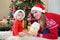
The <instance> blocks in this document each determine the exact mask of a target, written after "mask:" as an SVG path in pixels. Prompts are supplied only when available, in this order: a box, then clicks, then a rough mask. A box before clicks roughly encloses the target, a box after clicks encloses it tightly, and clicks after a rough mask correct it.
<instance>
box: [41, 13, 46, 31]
mask: <svg viewBox="0 0 60 40" xmlns="http://www.w3.org/2000/svg"><path fill="white" fill-rule="evenodd" d="M40 24H41V27H42V30H44V29H46V18H45V15H44V13H42V14H41V17H40Z"/></svg>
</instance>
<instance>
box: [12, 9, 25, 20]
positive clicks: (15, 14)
mask: <svg viewBox="0 0 60 40" xmlns="http://www.w3.org/2000/svg"><path fill="white" fill-rule="evenodd" d="M20 11H21V12H22V13H23V18H24V17H25V12H24V11H23V10H17V11H16V12H15V13H14V15H13V16H14V18H15V19H16V16H17V14H18V13H19V12H20Z"/></svg>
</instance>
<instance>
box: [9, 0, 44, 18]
mask: <svg viewBox="0 0 60 40" xmlns="http://www.w3.org/2000/svg"><path fill="white" fill-rule="evenodd" d="M11 1H13V0H11ZM36 3H40V4H43V2H42V1H41V0H15V1H13V2H12V3H11V4H10V6H11V7H13V8H11V10H12V11H13V13H14V12H15V11H16V10H19V9H23V10H25V13H26V16H25V19H26V18H27V15H28V13H29V12H30V9H31V8H32V7H33V5H34V4H36Z"/></svg>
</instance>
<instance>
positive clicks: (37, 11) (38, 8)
mask: <svg viewBox="0 0 60 40" xmlns="http://www.w3.org/2000/svg"><path fill="white" fill-rule="evenodd" d="M31 13H32V14H33V16H34V18H35V19H36V20H37V21H38V23H40V25H41V26H40V29H39V30H38V34H37V36H38V37H43V38H48V39H57V38H58V23H56V22H55V21H54V20H53V19H51V18H48V16H46V15H45V13H46V12H45V7H44V6H43V5H41V4H35V5H34V6H33V7H32V9H31ZM49 16H50V15H49Z"/></svg>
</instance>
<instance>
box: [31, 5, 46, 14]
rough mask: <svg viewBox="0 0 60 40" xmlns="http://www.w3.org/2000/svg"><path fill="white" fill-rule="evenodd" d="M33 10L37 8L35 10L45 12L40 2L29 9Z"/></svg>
mask: <svg viewBox="0 0 60 40" xmlns="http://www.w3.org/2000/svg"><path fill="white" fill-rule="evenodd" d="M33 10H37V11H40V12H43V13H45V7H44V6H43V5H42V4H35V5H34V6H33V7H32V9H31V12H32V11H33Z"/></svg>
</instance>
